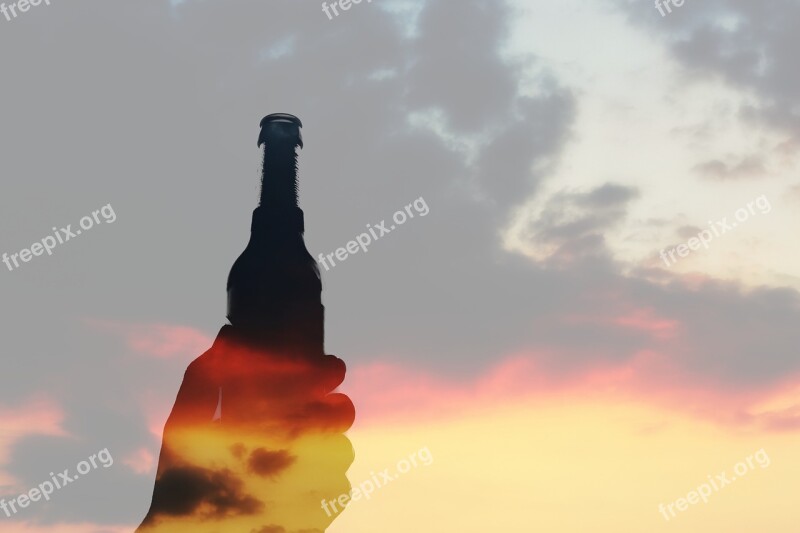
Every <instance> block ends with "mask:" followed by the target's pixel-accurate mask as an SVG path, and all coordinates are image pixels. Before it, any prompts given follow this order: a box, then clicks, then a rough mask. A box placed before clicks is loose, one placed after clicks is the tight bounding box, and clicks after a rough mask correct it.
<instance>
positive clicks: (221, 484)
mask: <svg viewBox="0 0 800 533" xmlns="http://www.w3.org/2000/svg"><path fill="white" fill-rule="evenodd" d="M160 479H161V481H160V483H159V484H158V485H156V489H157V490H160V491H161V494H156V495H154V497H153V501H154V502H158V503H159V504H160V505H158V506H156V505H154V506H153V507H152V508H151V513H150V515H149V517H148V523H152V522H157V521H158V520H159V518H161V517H182V516H193V515H194V516H198V518H206V519H214V520H218V519H223V518H226V517H231V516H239V515H253V514H256V513H258V512H260V511H261V510H263V509H264V504H263V503H262V502H261V501H259V500H258V499H257V498H255V497H253V496H252V495H249V494H246V493H245V492H244V491H243V483H242V482H241V480H239V479H238V478H237V477H236V476H235V475H234V474H233V473H231V472H229V471H219V472H218V471H212V470H207V469H203V468H198V467H192V466H185V467H179V468H171V469H169V470H166V471H165V472H163V473H162V475H161V478H160Z"/></svg>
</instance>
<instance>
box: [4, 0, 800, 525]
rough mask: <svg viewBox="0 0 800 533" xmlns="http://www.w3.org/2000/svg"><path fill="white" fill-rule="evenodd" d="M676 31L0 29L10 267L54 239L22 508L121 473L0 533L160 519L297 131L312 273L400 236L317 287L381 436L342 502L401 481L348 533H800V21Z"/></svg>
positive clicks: (18, 430)
mask: <svg viewBox="0 0 800 533" xmlns="http://www.w3.org/2000/svg"><path fill="white" fill-rule="evenodd" d="M664 2H666V0H664ZM6 3H7V4H8V3H9V2H6ZM662 7H663V6H662ZM664 12H665V14H664V15H663V16H662V15H661V13H660V12H659V9H658V8H657V7H656V5H654V4H653V3H652V2H642V1H632V0H598V1H596V2H579V1H577V0H562V1H559V2H551V1H545V0H508V1H500V0H496V1H491V2H490V1H488V0H373V1H372V2H363V1H362V2H361V3H360V4H353V5H352V7H351V8H350V9H349V10H347V11H340V12H339V15H338V16H333V17H330V18H329V17H328V16H327V15H326V14H325V12H324V11H323V10H322V9H321V6H320V3H319V2H305V1H303V2H298V1H297V0H295V1H290V0H268V1H255V0H225V2H222V1H220V0H202V1H201V0H182V1H171V2H170V1H167V0H145V1H142V2H136V3H132V2H122V1H121V0H110V1H103V2H100V1H98V0H94V1H85V2H71V3H67V2H60V1H59V0H51V2H50V5H47V4H44V3H42V4H40V5H39V6H36V7H31V9H30V10H29V11H27V12H24V13H18V16H17V17H16V18H11V20H7V19H6V18H5V17H3V16H2V15H0V50H2V51H3V52H2V67H3V68H2V71H1V72H2V73H0V76H2V80H3V106H2V112H1V113H2V114H1V115H0V116H2V120H0V165H1V166H0V168H2V181H0V183H1V184H2V194H0V228H2V230H0V253H6V254H8V255H9V256H10V255H12V254H15V253H19V252H20V250H23V249H25V248H28V247H30V246H31V244H32V243H35V242H44V239H46V238H50V239H51V240H50V241H49V242H53V243H54V244H53V246H52V249H51V250H50V251H51V252H52V255H49V254H47V253H41V254H40V255H38V256H36V257H33V258H32V259H31V260H30V261H29V262H20V263H19V266H18V267H16V268H10V267H8V268H7V266H6V265H5V264H2V263H0V302H2V303H3V305H0V339H2V343H3V346H4V350H3V351H2V353H3V358H2V364H3V367H2V372H0V498H2V497H4V498H6V499H11V498H14V497H15V496H16V495H18V494H21V493H23V492H27V491H28V490H29V489H30V488H33V487H37V486H38V485H39V484H40V483H42V482H43V481H45V480H48V479H51V474H50V472H54V473H55V472H61V471H63V470H64V469H65V468H72V469H74V468H75V465H77V464H78V463H79V462H80V461H82V460H86V459H87V458H89V457H90V456H91V455H92V454H97V453H98V452H99V451H101V450H107V451H108V452H109V454H110V455H112V456H113V458H114V461H113V465H111V466H109V467H105V466H104V465H100V466H99V467H98V468H96V469H93V470H92V471H91V474H90V475H86V476H85V477H82V478H81V479H80V480H78V481H76V482H74V483H72V484H69V485H68V486H65V487H64V488H63V489H60V490H58V491H57V492H56V493H55V494H54V495H53V497H52V498H51V500H50V501H39V502H33V503H32V504H31V505H30V506H29V507H27V508H25V509H23V510H22V511H21V512H20V513H18V514H15V515H14V516H12V517H10V518H9V517H6V516H4V514H2V512H0V520H3V521H4V522H3V525H2V528H0V529H2V530H3V531H10V532H12V533H50V532H53V533H55V532H58V533H72V532H75V533H117V532H125V531H132V529H133V527H135V525H136V524H138V523H139V521H140V520H141V518H142V517H143V516H144V513H145V512H146V511H147V506H148V504H149V499H150V495H151V491H152V486H153V478H154V476H155V469H156V462H157V454H158V449H159V446H160V442H161V431H162V429H163V425H164V421H165V420H166V417H167V415H168V413H169V410H170V408H171V407H172V403H173V401H174V398H175V394H176V392H177V389H178V387H179V386H180V382H181V378H182V376H183V372H184V371H185V369H186V366H187V365H188V364H189V363H190V362H191V361H192V360H193V359H194V358H196V357H197V356H199V355H200V354H201V353H202V352H204V351H205V350H206V349H207V348H208V347H209V346H210V344H211V342H212V341H213V339H214V337H215V336H216V334H217V332H218V331H219V328H220V327H221V326H222V325H223V324H224V323H225V279H226V276H227V274H228V271H229V269H230V266H231V264H232V263H233V261H234V260H235V259H236V257H237V256H238V254H239V253H240V252H241V250H242V249H243V248H244V246H245V244H246V243H247V239H248V237H249V234H248V229H249V224H250V216H251V212H252V209H253V208H254V207H255V205H256V201H257V194H258V176H259V164H260V158H259V151H258V148H257V146H256V140H257V137H258V123H259V121H260V119H261V117H263V116H264V115H266V114H268V113H273V112H289V113H293V114H295V115H297V116H299V117H300V118H301V119H302V121H303V124H304V127H303V138H304V142H305V146H304V148H303V150H302V152H301V154H300V202H301V206H302V208H303V209H304V211H305V221H306V243H307V246H308V249H309V251H310V252H311V254H312V255H313V256H314V257H318V255H319V254H323V255H324V254H329V253H332V252H335V250H336V249H338V248H340V247H344V246H346V245H347V243H348V242H349V241H351V240H354V239H355V238H356V237H357V236H358V235H360V234H362V233H364V232H365V231H367V230H368V226H372V227H375V226H377V225H378V224H380V223H382V222H383V221H386V225H387V226H390V225H394V226H395V228H394V229H392V230H391V231H390V232H389V233H388V234H386V235H383V236H382V237H381V238H380V239H377V240H375V241H374V242H372V243H371V244H370V246H369V248H368V251H366V252H363V251H361V252H359V253H356V254H353V255H352V256H350V257H348V258H347V259H346V260H345V261H338V262H337V264H336V265H335V266H334V267H332V268H322V269H321V270H322V276H323V285H324V292H323V298H324V303H325V306H326V319H327V320H326V348H327V350H328V352H329V353H331V354H335V355H337V356H338V357H340V358H342V359H343V360H344V361H345V362H346V363H347V366H348V376H347V379H346V380H345V382H344V384H343V386H342V388H341V390H342V392H344V393H346V394H348V395H349V396H350V397H351V398H352V400H353V402H354V404H355V406H356V412H357V415H356V423H355V425H354V426H353V428H352V429H351V431H350V432H349V434H348V438H349V439H350V440H351V441H352V443H353V445H354V447H355V451H356V460H355V462H354V464H353V465H352V467H351V469H350V472H349V474H348V476H349V478H350V480H351V483H353V485H354V486H355V485H358V484H359V483H362V482H363V481H365V480H368V479H370V478H371V475H372V474H371V473H372V472H379V471H384V470H385V469H387V468H389V469H390V470H395V471H396V472H395V473H396V477H395V479H394V481H392V482H391V483H390V484H388V485H386V486H385V487H380V488H378V489H376V491H375V493H374V494H373V495H372V497H371V498H370V499H368V500H367V499H364V500H362V501H357V502H352V504H351V505H350V506H349V507H348V508H347V509H346V510H345V511H344V512H343V513H342V514H341V516H339V517H338V518H337V519H336V521H334V523H333V525H332V526H331V527H330V528H329V529H328V531H330V532H331V533H337V532H344V531H347V532H348V533H359V532H362V531H363V532H374V531H384V532H388V533H392V532H394V531H406V530H407V529H408V527H409V526H411V527H414V528H416V529H417V530H419V531H421V532H423V533H425V532H428V531H430V532H440V531H445V532H447V531H459V532H473V531H474V532H484V531H505V532H509V533H515V532H525V531H531V530H539V529H541V530H545V531H559V532H561V531H563V532H573V531H574V532H579V531H580V532H583V531H587V530H589V529H591V530H593V531H601V532H603V531H613V532H632V533H633V532H641V531H656V532H660V531H665V532H666V531H681V532H690V533H691V532H694V531H708V530H709V529H714V530H716V529H720V530H725V531H731V532H734V533H736V532H742V533H744V532H748V533H749V532H752V531H754V530H755V531H770V532H775V533H783V532H787V533H788V532H794V531H796V524H797V520H798V518H799V516H798V512H797V510H796V505H793V502H794V499H793V496H794V492H796V491H794V490H793V488H794V487H796V485H797V482H796V480H797V479H798V475H799V474H800V457H798V456H797V454H796V452H794V450H797V445H798V436H800V372H798V371H800V358H798V356H797V346H800V334H798V332H797V328H796V324H797V322H798V319H800V299H798V289H800V255H798V254H797V253H794V248H793V242H792V240H791V239H792V237H793V236H794V234H795V232H796V228H798V222H800V221H798V214H797V213H798V211H799V210H798V209H797V207H798V204H800V179H798V178H797V176H798V175H800V174H798V166H800V159H799V158H798V156H800V100H798V96H797V95H798V94H800V91H798V89H800V75H799V74H797V69H796V68H795V61H794V54H795V51H796V49H797V46H798V44H800V43H798V42H797V39H798V37H797V32H796V31H795V30H794V28H795V27H796V23H797V22H798V20H799V19H800V4H798V3H797V2H792V1H790V0H771V1H770V2H752V1H748V0H704V1H703V2H702V3H701V2H697V1H692V0H687V1H686V2H685V3H684V4H683V5H682V6H680V7H678V6H675V5H674V4H671V12H669V13H667V12H666V8H665V9H664ZM415 202H416V203H415ZM423 205H424V206H426V209H424V210H423V209H416V210H414V208H413V207H412V208H411V209H412V210H411V211H407V212H413V213H414V214H415V216H414V217H413V218H411V217H409V218H408V220H405V221H404V222H403V223H399V220H398V219H394V220H393V218H392V217H393V215H394V214H395V213H396V212H397V211H398V210H401V211H402V210H405V207H406V206H423ZM93 213H94V217H95V218H94V220H92V219H91V218H90V219H89V222H90V224H87V226H88V225H91V228H90V229H84V230H83V231H82V232H81V234H80V235H77V234H75V236H73V237H71V238H70V239H69V240H68V241H65V242H63V243H62V242H60V241H61V240H63V239H64V238H65V237H66V235H65V232H62V231H61V230H60V228H66V227H67V226H68V225H71V228H72V230H73V231H74V230H76V229H78V228H79V227H80V221H81V220H82V217H85V216H89V217H91V216H93ZM422 213H425V214H424V215H423V214H422ZM52 228H55V229H52ZM56 237H60V239H55V238H56ZM56 242H57V243H58V244H55V243H56ZM11 266H14V264H13V263H11ZM420 450H427V451H428V452H429V454H430V457H431V458H432V460H431V461H425V462H419V463H418V464H417V465H416V466H413V467H411V468H410V469H409V470H408V472H405V473H400V472H399V471H397V470H398V468H399V467H400V466H401V465H404V464H407V463H406V462H404V461H407V460H408V459H409V457H410V456H411V455H412V454H415V453H416V454H417V455H419V453H420ZM426 456H427V455H426ZM427 463H429V464H427ZM720 474H722V475H723V476H722V477H723V478H725V479H726V480H732V479H733V478H735V480H733V481H731V482H730V483H727V484H724V483H725V482H724V481H721V480H719V479H718V478H717V476H719V475H720ZM723 484H724V485H723ZM720 485H722V486H720ZM709 486H710V490H711V491H712V492H711V494H710V495H709V496H706V498H705V499H706V500H707V501H704V500H703V499H701V500H699V501H697V502H696V503H687V502H688V501H691V500H696V499H697V497H698V496H697V494H699V492H698V491H700V490H701V489H700V487H704V488H703V489H702V490H707V489H706V488H705V487H709ZM695 493H697V494H695ZM692 494H694V496H692ZM687 498H688V499H687ZM670 505H671V506H672V507H670Z"/></svg>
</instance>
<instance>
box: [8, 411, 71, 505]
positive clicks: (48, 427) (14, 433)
mask: <svg viewBox="0 0 800 533" xmlns="http://www.w3.org/2000/svg"><path fill="white" fill-rule="evenodd" d="M63 423H64V413H63V410H62V409H61V408H60V407H59V406H58V405H56V404H55V402H53V401H52V400H49V399H47V398H45V397H40V398H37V399H32V400H28V401H27V402H24V403H22V404H21V405H17V406H2V407H0V427H2V428H3V431H2V433H0V465H3V466H5V465H8V463H9V460H10V458H11V456H12V450H13V449H14V447H15V446H17V445H20V444H21V443H22V441H24V439H26V438H28V437H31V436H36V435H44V436H50V437H66V436H67V435H68V433H67V431H66V430H65V429H64V427H63ZM17 489H19V483H18V482H17V481H16V480H15V479H14V477H12V476H11V475H10V474H8V473H6V472H3V471H0V491H2V492H3V493H13V492H18V490H17Z"/></svg>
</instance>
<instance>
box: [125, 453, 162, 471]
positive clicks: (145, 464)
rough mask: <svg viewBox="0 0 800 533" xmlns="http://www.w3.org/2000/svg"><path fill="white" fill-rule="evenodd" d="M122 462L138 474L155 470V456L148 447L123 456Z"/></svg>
mask: <svg viewBox="0 0 800 533" xmlns="http://www.w3.org/2000/svg"><path fill="white" fill-rule="evenodd" d="M122 464H124V465H125V466H127V467H128V468H130V469H131V470H133V471H134V472H136V473H137V474H149V473H151V472H154V471H155V466H156V459H155V456H154V455H153V454H152V453H151V452H150V450H148V449H147V448H139V449H138V450H136V451H135V452H132V453H130V454H128V455H127V456H125V457H123V458H122Z"/></svg>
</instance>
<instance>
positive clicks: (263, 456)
mask: <svg viewBox="0 0 800 533" xmlns="http://www.w3.org/2000/svg"><path fill="white" fill-rule="evenodd" d="M296 460H297V458H296V457H294V456H292V455H291V454H290V453H289V452H288V451H287V450H276V451H272V450H265V449H264V448H257V449H255V450H253V451H252V452H251V453H250V457H249V458H248V461H247V466H248V469H249V470H250V472H252V473H254V474H256V475H258V476H261V477H268V478H273V477H276V476H277V475H279V474H280V473H282V472H283V471H284V470H286V469H287V468H289V467H290V466H292V465H293V464H294V462H295V461H296Z"/></svg>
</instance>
